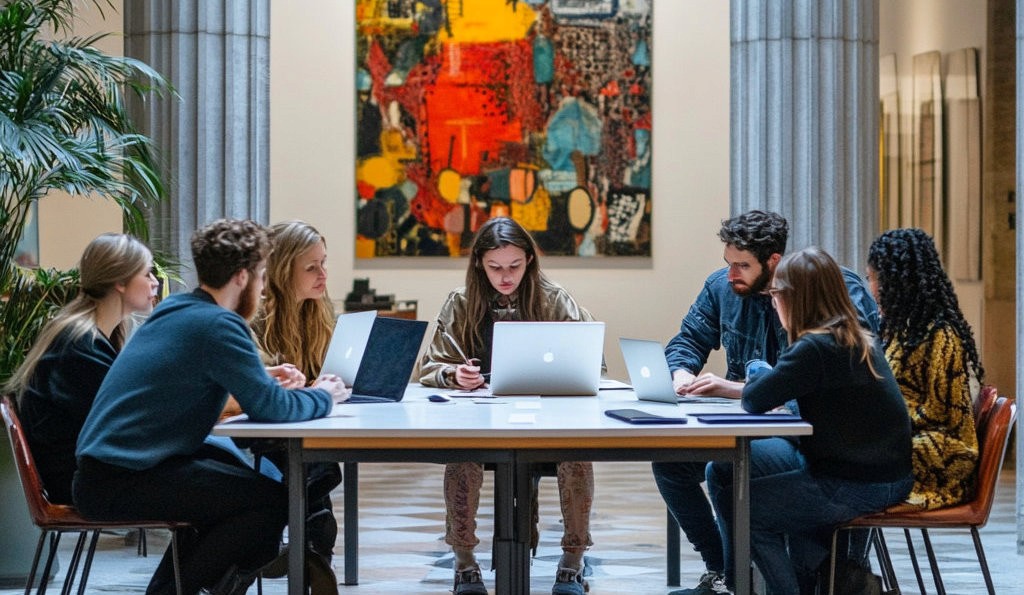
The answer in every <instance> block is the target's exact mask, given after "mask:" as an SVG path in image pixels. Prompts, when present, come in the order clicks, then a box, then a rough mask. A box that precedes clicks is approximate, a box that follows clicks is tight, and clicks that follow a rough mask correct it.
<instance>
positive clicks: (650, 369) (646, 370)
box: [619, 337, 738, 404]
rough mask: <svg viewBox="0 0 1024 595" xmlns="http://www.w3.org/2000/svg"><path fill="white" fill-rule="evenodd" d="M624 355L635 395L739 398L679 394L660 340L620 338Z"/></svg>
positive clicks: (672, 399)
mask: <svg viewBox="0 0 1024 595" xmlns="http://www.w3.org/2000/svg"><path fill="white" fill-rule="evenodd" d="M619 347H620V348H621V349H622V359H623V360H625V362H626V371H627V372H629V382H630V384H632V385H633V392H634V393H636V398H637V399H639V400H641V401H657V402H659V403H704V404H711V403H715V404H733V403H737V402H738V401H737V400H736V399H730V398H728V397H716V396H703V395H682V396H680V395H677V394H676V391H675V388H674V387H673V386H672V373H671V372H669V370H668V361H667V360H666V359H665V350H664V349H663V348H662V347H661V343H658V342H657V341H647V340H644V339H625V338H622V337H620V338H619Z"/></svg>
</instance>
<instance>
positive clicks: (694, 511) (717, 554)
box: [651, 462, 725, 573]
mask: <svg viewBox="0 0 1024 595" xmlns="http://www.w3.org/2000/svg"><path fill="white" fill-rule="evenodd" d="M706 466H707V463H690V462H687V463H680V462H669V463H652V464H651V468H652V469H653V470H654V481H655V483H657V484H658V491H659V492H661V497H662V498H664V500H665V505H666V506H667V507H668V510H669V512H670V513H672V517H673V518H675V520H676V522H677V523H679V527H680V528H681V529H682V530H683V533H684V534H685V535H686V539H687V540H688V541H689V542H690V543H691V544H693V549H694V550H696V551H697V553H699V554H700V557H701V559H702V560H704V566H705V567H706V568H707V569H708V570H713V571H715V572H718V573H721V572H723V571H724V570H725V552H724V551H723V548H722V536H721V534H720V533H719V528H718V525H716V524H715V517H714V515H713V514H712V512H711V505H710V503H709V502H708V498H707V496H705V495H704V490H703V489H701V487H700V484H701V482H703V481H704V475H705V467H706Z"/></svg>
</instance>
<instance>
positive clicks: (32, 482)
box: [0, 395, 55, 526]
mask: <svg viewBox="0 0 1024 595" xmlns="http://www.w3.org/2000/svg"><path fill="white" fill-rule="evenodd" d="M0 413H2V414H3V418H4V427H6V428H7V437H8V438H10V442H11V454H12V455H13V457H14V464H15V466H16V467H17V468H18V477H19V478H20V479H21V487H22V489H23V490H24V491H25V500H26V502H27V503H28V512H29V514H30V515H31V516H32V522H34V523H35V524H36V525H40V526H41V525H43V524H45V523H46V522H47V520H48V518H49V516H50V515H49V514H48V510H49V509H51V508H53V507H54V506H55V505H53V504H51V503H50V501H49V500H47V499H46V493H45V492H44V491H43V480H42V478H41V477H40V476H39V469H38V468H37V467H36V462H35V459H33V458H32V452H31V451H30V450H29V448H28V440H27V439H26V438H25V433H24V432H23V431H22V429H21V420H19V419H18V413H17V411H15V409H14V402H13V401H12V400H11V398H10V397H9V396H7V395H5V396H4V397H3V400H2V401H0Z"/></svg>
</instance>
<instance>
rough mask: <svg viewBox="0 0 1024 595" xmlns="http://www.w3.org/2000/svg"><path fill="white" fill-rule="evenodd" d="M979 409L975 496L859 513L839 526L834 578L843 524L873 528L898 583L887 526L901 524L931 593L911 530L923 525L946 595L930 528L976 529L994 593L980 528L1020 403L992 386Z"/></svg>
mask: <svg viewBox="0 0 1024 595" xmlns="http://www.w3.org/2000/svg"><path fill="white" fill-rule="evenodd" d="M989 402H991V405H988V404H987V403H989ZM976 410H977V411H978V414H979V417H978V419H976V422H975V423H976V426H977V428H978V432H979V433H978V448H979V450H980V455H981V456H980V460H979V462H978V475H977V480H976V484H975V494H974V498H973V499H971V500H970V501H968V502H964V503H963V504H958V505H955V506H948V507H946V508H938V509H934V510H917V511H910V512H903V511H882V512H879V513H875V514H870V515H865V516H862V517H858V518H856V519H853V520H852V521H850V522H849V523H846V524H845V525H844V526H843V527H840V528H839V529H837V530H836V532H834V533H833V536H832V559H831V564H832V567H831V568H832V569H831V572H832V577H831V579H830V583H834V580H835V565H836V556H835V553H836V535H837V534H838V532H839V531H840V530H843V529H854V528H861V529H869V530H871V533H872V540H871V541H872V543H873V545H874V546H875V549H876V554H877V555H878V559H879V563H880V565H881V569H882V574H883V580H884V581H885V583H886V586H887V588H889V589H892V588H897V589H898V585H897V582H896V575H895V572H894V571H893V567H892V560H891V559H890V558H889V554H888V548H887V547H886V545H885V538H884V536H883V535H882V529H884V528H901V529H903V531H904V535H905V536H906V538H907V547H908V550H909V553H910V558H911V560H912V562H913V564H914V572H915V574H916V575H917V583H918V587H919V588H920V589H921V593H922V595H923V594H924V593H925V587H924V579H923V578H922V576H921V571H920V568H919V566H918V564H917V560H916V557H915V554H914V548H913V543H912V541H911V539H910V530H911V529H920V530H921V535H922V537H923V539H924V545H925V550H926V552H927V554H928V562H929V564H930V566H931V571H932V578H933V579H934V581H935V588H936V590H937V591H938V593H939V594H940V595H944V594H945V592H946V590H945V587H944V586H943V584H942V576H941V575H940V573H939V564H938V561H937V559H936V557H935V551H934V549H933V548H932V543H931V539H930V538H929V537H928V530H929V529H970V531H971V537H972V538H973V539H974V550H975V552H976V553H977V555H978V564H979V565H980V566H981V571H982V574H983V575H984V577H985V585H986V587H988V592H989V593H990V594H992V595H994V594H995V588H994V587H993V586H992V575H991V573H990V572H989V569H988V562H987V561H986V560H985V550H984V548H983V547H982V544H981V536H980V535H979V533H978V529H980V528H982V527H984V526H985V524H986V523H988V517H989V513H990V512H991V511H992V502H993V500H994V499H995V491H996V485H997V484H998V482H999V470H1000V468H1001V467H1002V465H1003V456H1004V455H1005V454H1006V446H1007V444H1008V443H1009V441H1010V433H1011V431H1012V430H1013V422H1014V420H1015V419H1016V417H1017V405H1016V403H1015V402H1014V401H1013V400H1012V399H1008V398H1006V397H998V396H996V390H995V388H993V387H986V390H985V391H983V393H982V397H980V398H979V403H978V404H977V406H976ZM833 591H834V584H830V585H829V592H830V593H832V592H833Z"/></svg>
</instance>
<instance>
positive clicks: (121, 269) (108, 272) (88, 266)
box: [4, 233, 153, 399]
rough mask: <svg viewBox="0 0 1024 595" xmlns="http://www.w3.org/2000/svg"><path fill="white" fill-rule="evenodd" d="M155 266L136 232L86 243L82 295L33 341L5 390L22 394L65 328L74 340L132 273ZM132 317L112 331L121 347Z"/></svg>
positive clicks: (113, 341) (89, 329) (91, 326)
mask: <svg viewBox="0 0 1024 595" xmlns="http://www.w3.org/2000/svg"><path fill="white" fill-rule="evenodd" d="M151 266H153V256H152V254H151V253H150V251H149V248H147V247H146V245H145V244H143V243H142V242H140V241H139V240H137V239H135V238H134V237H132V236H129V235H125V234H120V233H105V234H103V235H100V236H98V237H97V238H95V239H94V240H92V241H91V242H89V245H87V246H86V247H85V250H84V251H83V252H82V259H81V260H80V261H79V263H78V274H79V289H78V295H76V296H75V298H74V299H73V300H71V301H70V302H68V303H67V305H65V306H64V307H63V308H61V310H60V312H58V313H57V315H56V316H54V317H53V319H52V320H50V321H49V322H48V323H46V326H44V327H43V330H42V331H41V332H40V333H39V337H38V338H37V339H36V342H35V343H34V344H33V345H32V349H30V350H29V352H28V354H27V355H26V356H25V361H24V362H22V364H21V366H20V367H19V368H18V370H17V372H15V373H14V375H13V376H12V377H11V378H10V380H8V382H7V385H6V386H5V387H4V392H11V393H14V394H16V395H18V396H19V399H20V393H21V392H22V391H23V390H24V388H25V386H27V385H28V383H29V381H30V380H31V379H32V374H33V373H34V372H35V369H36V364H38V363H39V360H40V358H42V357H43V355H44V354H45V353H46V352H47V350H48V349H50V346H51V345H52V344H53V342H54V341H55V340H56V339H57V338H58V337H59V336H60V335H61V334H62V333H64V332H67V333H68V338H67V341H68V342H69V343H70V342H74V341H77V340H78V339H80V338H81V337H83V336H84V335H85V334H86V333H90V332H99V331H98V329H97V328H96V308H97V306H98V305H99V303H100V302H101V301H102V300H103V299H105V298H106V297H107V296H108V295H110V292H112V291H114V290H115V288H116V287H117V286H118V285H127V284H128V282H130V281H131V279H132V277H134V276H135V275H138V274H139V273H141V272H142V271H143V270H145V269H146V268H147V267H151ZM133 324H134V323H133V321H132V319H131V317H126V318H125V319H124V320H122V321H121V322H120V323H119V324H118V325H117V326H116V327H114V331H113V332H112V333H111V335H110V343H111V344H112V345H113V346H114V348H116V349H117V350H118V351H120V349H121V347H123V346H124V342H125V339H126V338H127V336H128V332H129V330H130V329H131V327H132V325H133Z"/></svg>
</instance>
